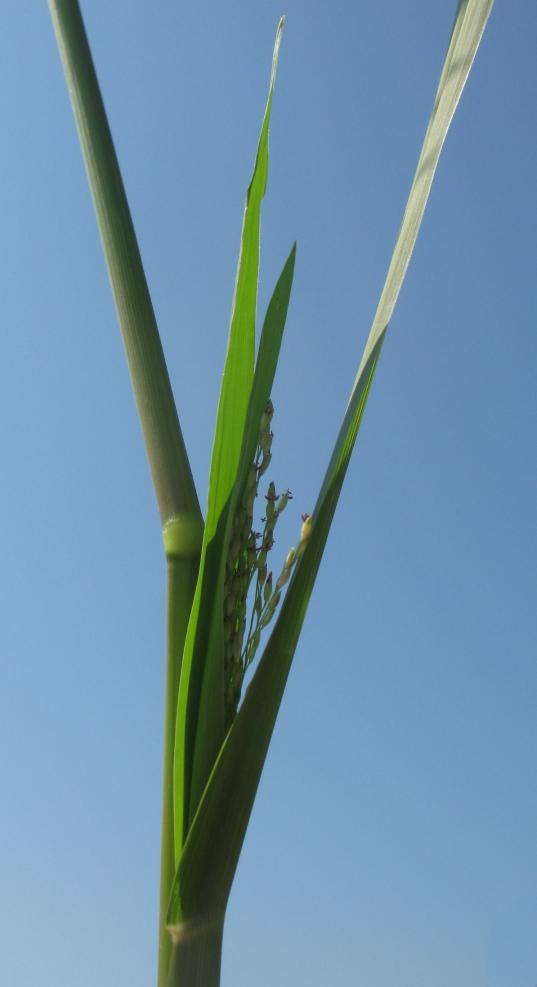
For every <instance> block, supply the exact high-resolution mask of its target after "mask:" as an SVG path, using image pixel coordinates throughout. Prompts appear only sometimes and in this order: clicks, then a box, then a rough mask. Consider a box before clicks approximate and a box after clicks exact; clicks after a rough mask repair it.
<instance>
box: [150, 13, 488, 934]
mask: <svg viewBox="0 0 537 987" xmlns="http://www.w3.org/2000/svg"><path fill="white" fill-rule="evenodd" d="M491 8H492V0H467V2H463V3H461V4H460V5H459V10H458V13H457V17H456V20H455V25H454V29H453V34H452V38H451V42H450V45H449V47H448V52H447V55H446V61H445V64H444V69H443V72H442V75H441V78H440V83H439V87H438V92H437V96H436V100H435V104H434V108H433V112H432V115H431V119H430V122H429V126H428V128H427V132H426V136H425V141H424V144H423V148H422V152H421V155H420V158H419V161H418V167H417V170H416V176H415V178H414V182H413V184H412V187H411V191H410V195H409V199H408V203H407V207H406V210H405V213H404V217H403V223H402V226H401V230H400V233H399V237H398V240H397V243H396V246H395V250H394V254H393V257H392V261H391V264H390V267H389V270H388V275H387V278H386V282H385V285H384V289H383V292H382V295H381V299H380V302H379V306H378V309H377V313H376V315H375V319H374V321H373V325H372V329H371V332H370V335H369V337H368V340H367V343H366V347H365V351H364V355H363V357H362V361H361V364H360V368H359V370H358V375H357V378H356V381H355V384H354V387H353V389H352V392H351V396H350V399H349V403H348V406H347V410H346V413H345V417H344V421H343V424H342V427H341V429H340V433H339V435H338V438H337V441H336V444H335V448H334V452H333V454H332V458H331V460H330V463H329V466H328V470H327V473H326V476H325V479H324V482H323V485H322V487H321V491H320V494H319V498H318V500H317V504H316V507H315V511H314V521H313V527H312V532H311V537H310V539H309V542H308V545H307V547H306V550H305V552H304V554H303V555H302V557H301V559H300V560H299V562H298V563H297V565H296V568H295V571H294V574H293V577H292V579H291V582H290V584H289V588H288V591H287V595H286V597H285V600H284V602H283V605H282V609H281V611H280V615H279V618H278V620H277V622H276V625H275V627H274V630H273V632H272V634H271V637H270V639H269V641H268V644H267V646H266V648H265V651H264V654H263V656H262V658H261V661H260V663H259V665H258V668H257V670H256V672H255V674H254V677H253V679H252V682H251V684H250V686H249V688H248V690H247V692H246V695H245V697H244V701H243V703H242V706H241V707H240V709H239V711H238V714H237V717H236V719H235V721H234V723H233V724H232V726H231V728H230V730H229V733H228V735H227V737H226V739H225V742H224V744H223V746H222V749H221V751H220V754H219V756H218V760H217V761H216V763H215V766H214V769H213V771H212V774H211V777H210V779H209V782H208V784H207V787H206V789H205V792H204V794H203V797H202V799H201V802H200V805H199V809H198V811H197V814H196V817H195V819H194V821H193V823H192V825H191V827H190V831H189V834H188V839H187V842H186V845H185V848H184V851H183V854H182V855H181V859H180V861H179V866H178V870H177V875H176V878H175V882H174V887H173V890H172V896H171V900H170V908H169V912H168V927H169V928H170V929H173V928H174V927H175V926H178V925H180V924H181V922H183V921H184V920H186V919H190V918H192V917H193V916H195V915H198V914H203V913H206V912H207V910H213V909H215V910H219V909H222V908H223V907H225V903H226V901H227V898H228V895H229V891H230V888H231V883H232V881H233V876H234V873H235V869H236V866H237V862H238V859H239V855H240V851H241V848H242V842H243V839H244V834H245V831H246V826H247V824H248V820H249V817H250V813H251V809H252V805H253V802H254V798H255V794H256V791H257V787H258V784H259V779H260V776H261V771H262V768H263V763H264V760H265V756H266V753H267V750H268V745H269V742H270V738H271V735H272V731H273V728H274V723H275V720H276V716H277V712H278V709H279V705H280V702H281V698H282V695H283V691H284V688H285V683H286V680H287V675H288V673H289V669H290V666H291V662H292V659H293V655H294V651H295V648H296V644H297V641H298V637H299V634H300V630H301V627H302V623H303V620H304V617H305V614H306V609H307V606H308V602H309V598H310V595H311V591H312V589H313V585H314V582H315V578H316V575H317V571H318V568H319V564H320V560H321V556H322V553H323V550H324V545H325V543H326V539H327V536H328V532H329V529H330V526H331V523H332V519H333V516H334V512H335V509H336V505H337V501H338V498H339V494H340V491H341V487H342V484H343V480H344V477H345V473H346V470H347V466H348V463H349V460H350V456H351V453H352V449H353V447H354V443H355V440H356V435H357V431H358V428H359V425H360V422H361V420H362V416H363V413H364V409H365V405H366V401H367V397H368V394H369V390H370V387H371V383H372V380H373V376H374V373H375V369H376V366H377V363H378V359H379V356H380V351H381V348H382V344H383V341H384V337H385V333H386V329H387V326H388V323H389V320H390V318H391V315H392V312H393V309H394V306H395V303H396V300H397V296H398V294H399V290H400V287H401V284H402V281H403V278H404V275H405V272H406V269H407V267H408V263H409V260H410V256H411V253H412V250H413V247H414V244H415V241H416V237H417V234H418V230H419V226H420V222H421V218H422V216H423V212H424V209H425V204H426V201H427V198H428V195H429V191H430V188H431V184H432V181H433V178H434V174H435V170H436V166H437V164H438V159H439V155H440V151H441V148H442V145H443V142H444V140H445V137H446V134H447V131H448V128H449V124H450V122H451V119H452V117H453V113H454V111H455V108H456V106H457V103H458V100H459V98H460V95H461V93H462V90H463V88H464V84H465V81H466V79H467V76H468V72H469V70H470V67H471V64H472V61H473V59H474V56H475V54H476V51H477V48H478V45H479V42H480V40H481V36H482V34H483V30H484V28H485V24H486V21H487V18H488V16H489V14H490V10H491Z"/></svg>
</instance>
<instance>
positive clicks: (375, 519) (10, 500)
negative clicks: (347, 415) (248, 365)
mask: <svg viewBox="0 0 537 987" xmlns="http://www.w3.org/2000/svg"><path fill="white" fill-rule="evenodd" d="M454 8H455V3H454V2H452V0H445V2H442V3H436V4H432V3H430V2H428V0H409V2H406V3H398V2H394V0H385V2H384V0H383V2H381V0H374V2H373V0H367V2H362V3H352V2H350V0H332V3H331V4H329V5H328V4H321V3H319V2H317V0H310V2H305V0H288V2H287V6H286V8H282V6H281V4H280V0H278V3H276V2H275V0H263V2H262V3H261V2H254V3H252V2H247V0H228V2H227V3H225V4H224V3H208V2H206V0H198V2H197V3H195V4H184V3H178V2H177V0H160V2H159V3H158V4H154V5H151V4H149V3H147V2H144V3H142V2H141V0H112V2H111V0H107V2H104V0H95V2H92V3H90V2H85V3H83V11H84V14H85V16H86V23H87V28H88V33H89V36H90V41H91V44H92V46H93V50H94V57H95V61H96V65H97V70H98V74H99V77H100V81H101V85H102V89H103V93H104V98H105V102H106V106H107V109H108V112H109V117H110V122H111V126H112V130H113V133H114V136H115V140H116V146H117V150H118V155H119V159H120V163H121V167H122V170H123V174H124V179H125V184H126V188H127V193H128V195H129V198H130V202H131V207H132V212H133V216H134V220H135V224H136V228H137V231H138V235H139V240H140V246H141V250H142V254H143V258H144V262H145V266H146V271H147V276H148V280H149V284H150V288H151V291H152V295H153V300H154V304H155V309H156V313H157V317H158V321H159V325H160V328H161V333H162V338H163V343H164V348H165V352H166V354H167V358H168V361H169V368H170V374H171V377H172V381H173V385H174V388H175V393H176V397H177V403H178V408H179V414H180V418H181V423H182V426H183V431H184V435H185V438H186V442H187V446H188V450H189V453H190V456H191V461H192V467H193V471H194V475H195V479H196V482H197V485H198V489H199V493H200V499H201V500H202V502H203V503H204V502H205V491H206V478H207V474H208V464H209V456H210V450H211V443H212V433H213V422H214V415H215V409H216V400H217V392H218V386H219V378H220V373H221V369H222V364H223V358H224V352H225V343H226V335H227V326H228V317H229V311H230V304H231V295H232V288H233V279H234V271H235V264H236V258H237V250H238V242H239V233H240V225H241V216H242V209H243V202H244V193H245V190H246V186H247V183H248V180H249V177H250V173H251V168H252V163H253V157H254V152H255V144H256V140H257V135H258V131H259V126H260V122H261V116H262V112H263V106H264V101H265V97H266V89H267V84H268V76H269V70H270V59H271V52H272V43H273V37H274V32H275V29H276V24H277V21H278V18H279V16H280V14H281V13H283V12H285V13H287V15H288V19H287V25H286V29H285V34H284V40H283V45H282V51H281V58H280V68H279V74H278V80H277V87H276V93H275V100H274V110H273V125H272V131H271V165H270V175H269V186H268V193H267V198H266V200H265V207H264V213H263V233H262V274H261V287H260V313H263V312H264V308H265V303H266V300H267V297H268V294H269V293H270V291H271V289H272V286H273V284H274V281H275V278H276V276H277V274H278V273H279V269H280V268H281V265H282V263H283V260H284V258H285V257H286V255H287V252H288V250H289V247H290V245H291V243H292V241H293V240H294V239H295V238H296V239H297V240H298V259H297V272H296V279H295V287H294V294H293V300H292V305H291V309H290V313H289V319H288V327H287V334H286V338H285V341H284V347H283V355H282V362H281V368H280V371H279V376H278V379H277V385H276V387H275V391H274V394H273V399H274V404H275V408H276V413H275V418H274V432H275V439H274V459H273V467H274V468H273V470H272V471H271V477H273V478H274V479H275V481H276V482H277V484H278V486H280V487H285V486H289V487H290V488H291V490H292V491H293V493H294V495H295V499H294V501H293V503H292V505H291V506H290V507H289V509H288V512H287V515H286V516H285V517H284V518H283V519H282V522H281V532H280V537H279V540H278V545H277V546H276V548H275V552H276V551H279V553H280V558H281V557H282V556H283V554H284V553H285V552H286V550H287V548H288V547H289V546H290V545H292V544H293V543H294V542H295V541H296V536H297V532H298V529H299V525H300V513H301V512H302V511H307V510H311V508H312V506H313V504H314V502H315V499H316V495H317V492H318V489H319V485H320V482H321V479H322V475H323V472H324V468H325V466H326V462H327V459H328V456H329V453H330V451H331V447H332V443H333V441H334V438H335V435H336V431H337V427H338V424H339V419H340V417H341V415H342V411H343V409H344V406H345V403H346V400H347V396H348V393H349V390H350V387H351V385H352V381H353V379H354V374H355V371H356V368H357V365H358V362H359V358H360V354H361V350H362V347H363V344H364V341H365V338H366V335H367V332H368V329H369V325H370V322H371V318H372V316H373V313H374V309H375V306H376V302H377V299H378V296H379V292H380V289H381V287H382V283H383V279H384V275H385V271H386V268H387V264H388V261H389V257H390V253H391V249H392V246H393V244H394V240H395V236H396V233H397V230H398V227H399V223H400V219H401V216H402V211H403V207H404V203H405V201H406V195H407V192H408V189H409V186H410V182H411V178H412V175H413V172H414V167H415V164H416V161H417V156H418V151H419V148H420V146H421V141H422V137H423V133H424V130H425V126H426V123H427V120H428V116H429V112H430V109H431V106H432V100H433V96H434V92H435V89H436V83H437V80H438V76H439V72H440V68H441V64H442V60H443V57H444V53H445V49H446V46H447V41H448V37H449V33H450V29H451V24H452V19H453V14H454ZM2 25H3V26H2V32H1V35H0V109H1V120H2V133H3V151H2V173H3V178H2V182H1V185H0V217H1V223H0V276H1V292H2V305H1V337H0V438H1V449H2V482H1V484H0V527H1V544H2V551H1V553H0V598H1V610H2V619H1V623H0V668H1V682H0V791H1V800H2V811H1V815H0V885H1V887H2V900H3V908H2V918H1V921H0V982H1V983H2V985H5V987H30V985H32V987H34V985H35V984H39V985H40V987H63V985H65V987H71V985H74V984H76V987H96V985H99V987H119V985H127V984H128V985H129V987H147V985H149V984H152V983H154V982H155V957H156V916H157V901H158V867H159V837H160V787H161V747H162V705H163V616H164V614H163V608H164V565H163V558H162V549H161V541H160V532H159V524H158V515H157V510H156V506H155V501H154V495H153V491H152V488H151V483H150V478H149V471H148V468H147V465H146V460H145V453H144V449H143V444H142V439H141V434H140V429H139V426H138V422H137V418H136V413H135V409H134V402H133V399H132V395H131V391H130V383H129V379H128V374H127V370H126V365H125V360H124V355H123V350H122V344H121V339H120V335H119V331H118V328H117V324H116V317H115V313H114V308H113V303H112V300H111V294H110V290H109V286H108V281H107V275H106V270H105V266H104V262H103V258H102V255H101V248H100V243H99V239H98V235H97V231H96V225H95V222H94V217H93V211H92V205H91V201H90V197H89V193H88V189H87V185H86V178H85V174H84V171H83V167H82V163H81V156H80V152H79V147H78V141H77V138H76V134H75V129H74V123H73V119H72V114H71V109H70V106H69V103H68V99H67V95H66V89H65V84H64V80H63V76H62V72H61V68H60V63H59V58H58V55H57V51H56V46H55V42H54V38H53V33H52V29H51V25H50V22H49V15H48V11H47V6H46V3H45V2H44V0H43V2H40V3H21V2H20V0H4V4H3V10H2ZM536 28H537V6H536V4H535V2H534V0H513V2H511V3H501V2H498V3H497V4H496V7H495V9H494V10H493V14H492V17H491V21H490V23H489V26H488V28H487V31H486V34H485V37H484V41H483V44H482V47H481V49H480V51H479V53H478V57H477V60H476V63H475V66H474V70H473V72H472V75H471V77H470V81H469V85H468V88H467V91H466V92H465V93H464V95H463V99H462V103H461V106H460V108H459V111H458V113H457V116H456V118H455V122H454V125H453V127H452V130H451V132H450V135H449V137H448V141H447V145H446V148H445V151H444V155H443V158H442V161H441V164H440V168H439V172H438V176H437V180H436V183H435V186H434V188H433V193H432V196H431V200H430V203H429V207H428V211H427V214H426V217H425V221H424V224H423V228H422V233H421V237H420V239H419V242H418V246H417V249H416V251H415V255H414V258H413V261H412V264H411V267H410V270H409V275H408V278H407V281H406V284H405V286H404V289H403V292H402V294H401V298H400V301H399V304H398V307H397V309H396V312H395V315H394V318H393V321H392V325H391V328H390V331H389V335H388V339H387V342H386V345H385V347H384V350H383V353H382V359H381V363H380V366H379V371H378V373H377V377H376V380H375V383H374V387H373V391H372V395H371V398H370V402H369V405H368V409H367V413H366V416H365V421H364V425H363V428H362V431H361V433H360V438H359V442H358V446H357V449H356V454H355V458H354V460H353V462H352V464H351V469H350V472H349V476H348V480H347V483H346V486H345V489H344V493H343V496H342V499H341V502H340V506H339V508H338V512H337V515H336V519H335V523H334V527H333V531H332V534H331V538H330V540H329V544H328V547H327V551H326V554H325V558H324V561H323V564H322V567H321V572H320V576H319V580H318V583H317V587H316V590H315V593H314V596H313V598H312V602H311V606H310V611H309V613H308V617H307V620H306V624H305V627H304V631H303V635H302V638H301V642H300V645H299V648H298V651H297V654H296V659H295V663H294V666H293V670H292V673H291V677H290V681H289V685H288V690H287V693H286V696H285V699H284V702H283V706H282V709H281V714H280V717H279V720H278V724H277V729H276V731H275V735H274V738H273V743H272V746H271V750H270V754H269V757H268V761H267V764H266V769H265V772H264V776H263V780H262V784H261V788H260V791H259V795H258V799H257V802H256V805H255V810H254V813H253V817H252V821H251V825H250V829H249V832H248V836H247V839H246V843H245V847H244V851H243V855H242V858H241V862H240V866H239V870H238V873H237V877H236V881H235V885H234V889H233V893H232V897H231V900H230V904H229V909H228V917H227V923H226V933H225V946H224V955H223V972H222V987H252V985H255V987H274V985H276V984H277V985H278V987H297V985H300V987H302V985H308V987H325V985H332V984H338V985H339V984H341V985H349V987H364V985H367V987H534V985H535V984H536V983H537V934H536V930H537V852H536V835H535V834H536V832H537V783H536V764H537V738H536V708H537V662H536V656H537V634H536V603H535V597H536V588H537V578H536V568H537V567H536V558H537V526H536V523H535V513H536V504H537V468H536V457H535V448H536V442H535V436H536V426H537V389H536V386H535V380H536V374H537V335H536V331H535V330H536V318H535V316H536V311H535V309H536V306H535V272H536V245H535V217H536V193H535V175H536V164H537V162H536V156H537V141H536V133H537V129H536V119H535V117H536V114H535V103H536V81H537V63H536V59H535V37H536Z"/></svg>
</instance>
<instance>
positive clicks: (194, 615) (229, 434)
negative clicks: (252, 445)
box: [174, 19, 283, 855]
mask: <svg viewBox="0 0 537 987" xmlns="http://www.w3.org/2000/svg"><path fill="white" fill-rule="evenodd" d="M282 30H283V19H282V20H281V21H280V23H279V25H278V30H277V33H276V41H275V45H274V54H273V60H272V72H271V78H270V85H269V94H268V100H267V105H266V109H265V115H264V119H263V124H262V128H261V135H260V138H259V145H258V149H257V156H256V161H255V166H254V172H253V176H252V180H251V182H250V186H249V188H248V193H247V196H246V207H245V212H244V220H243V227H242V237H241V246H240V254H239V261H238V267H237V277H236V282H235V293H234V298H233V306H232V313H231V324H230V329H229V338H228V349H227V354H226V362H225V368H224V375H223V378H222V386H221V391H220V399H219V404H218V413H217V420H216V431H215V438H214V444H213V453H212V460H211V471H210V479H209V494H208V507H207V518H206V522H205V533H204V540H203V548H202V557H201V564H200V572H199V577H198V583H197V587H196V594H195V597H194V603H193V607H192V612H191V617H190V622H189V628H188V634H187V640H186V644H185V651H184V655H183V663H182V668H181V681H180V685H179V699H178V709H177V727H176V745H175V776H174V811H175V841H176V855H178V854H179V852H180V849H181V847H182V845H183V842H184V838H185V836H186V832H187V829H188V822H189V819H190V818H191V816H192V815H193V813H194V811H195V808H196V799H197V798H198V796H199V794H200V793H201V791H202V790H203V788H204V786H205V783H206V781H207V778H208V776H209V773H210V771H211V768H212V765H213V763H214V760H215V758H216V755H217V753H218V750H219V748H220V745H221V743H222V740H223V737H224V686H223V656H224V639H223V619H222V607H223V601H222V588H223V587H222V578H221V573H222V565H223V564H224V562H225V554H226V548H227V546H226V521H227V516H228V513H229V504H230V499H231V496H232V493H233V489H234V486H235V484H236V480H237V471H238V468H239V459H240V452H241V447H242V441H243V433H244V426H245V421H246V413H247V408H248V403H249V400H250V391H251V386H252V378H253V372H254V358H255V317H256V300H257V278H258V269H259V226H260V212H261V200H262V198H263V196H264V194H265V188H266V183H267V174H268V136H269V124H270V112H271V107H272V93H273V88H274V81H275V76H276V67H277V61H278V52H279V47H280V40H281V34H282ZM198 722H201V723H203V731H198V729H197V727H198Z"/></svg>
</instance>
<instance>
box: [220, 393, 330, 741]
mask: <svg viewBox="0 0 537 987" xmlns="http://www.w3.org/2000/svg"><path fill="white" fill-rule="evenodd" d="M273 414H274V408H273V405H272V401H269V402H268V403H267V406H266V408H265V411H264V413H263V415H262V418H261V422H260V427H259V437H258V443H257V449H256V453H255V457H254V462H253V463H252V465H251V466H250V469H249V471H248V477H247V480H246V483H245V486H244V490H243V493H242V495H241V497H240V500H239V503H238V504H237V507H236V510H235V515H234V517H233V524H232V529H231V538H230V545H229V552H228V557H227V561H226V572H225V583H224V676H225V704H226V712H227V720H228V723H230V722H231V721H232V719H233V717H234V716H235V713H236V711H237V707H238V705H239V700H240V696H241V690H242V683H243V680H244V676H245V674H246V670H247V668H248V667H249V665H251V663H252V661H253V659H254V657H255V653H256V651H257V648H258V645H259V641H260V639H261V632H262V631H263V629H264V628H265V627H266V626H267V625H268V624H269V623H270V621H271V620H272V617H273V616H274V612H275V610H276V607H277V606H278V603H279V602H280V598H281V594H282V589H283V587H284V586H285V584H286V583H287V582H288V580H289V577H290V575H291V572H292V569H293V566H294V565H295V563H296V562H297V560H298V559H299V558H300V556H301V554H302V552H303V551H304V548H305V547H306V543H307V541H308V538H309V535H310V530H311V524H312V519H311V518H310V516H309V515H308V514H303V515H302V521H303V524H302V530H301V533H300V540H299V544H298V546H297V548H292V549H291V550H290V551H289V552H288V553H287V556H286V559H285V562H284V564H283V568H282V571H281V573H280V575H279V576H278V578H277V579H276V581H273V578H272V572H270V571H269V570H268V565H267V559H268V554H269V552H270V550H271V549H272V547H273V545H274V530H275V528H276V524H277V522H278V518H279V516H280V514H281V513H282V511H284V510H285V508H286V507H287V504H288V503H289V501H290V500H292V494H291V491H290V490H286V491H285V492H284V493H282V494H277V493H276V487H275V485H274V483H273V482H270V483H269V486H268V490H267V493H266V495H265V500H266V502H267V506H266V510H265V517H264V518H262V522H263V525H264V527H263V530H262V531H261V532H259V531H255V530H254V527H253V523H254V521H253V514H254V501H255V499H256V497H257V493H258V487H259V481H260V479H261V477H262V476H263V474H264V473H265V472H266V470H267V469H268V467H269V464H270V461H271V458H272V453H271V447H272V439H273V437H274V436H273V432H272V431H271V422H272V416H273ZM254 581H255V587H254ZM251 588H253V604H252V608H251V614H250V619H249V620H248V619H247V617H248V613H247V598H248V594H249V592H250V589H251ZM247 625H248V629H246V628H247Z"/></svg>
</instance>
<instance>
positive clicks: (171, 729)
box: [158, 519, 202, 987]
mask: <svg viewBox="0 0 537 987" xmlns="http://www.w3.org/2000/svg"><path fill="white" fill-rule="evenodd" d="M196 530H197V531H198V539H197V544H196V540H195V538H194V537H193V532H194V531H196ZM201 535H202V530H201V529H200V528H199V527H198V526H197V525H195V524H194V525H189V524H188V523H187V522H186V519H185V520H184V521H183V524H182V525H180V524H179V523H177V522H176V523H175V524H174V526H173V529H170V527H168V529H167V532H166V535H165V547H166V551H167V556H168V586H167V601H166V685H165V699H164V769H163V775H164V777H163V796H162V843H161V858H160V916H159V959H158V985H159V987H166V985H167V983H168V970H169V968H170V959H171V952H172V942H171V939H170V936H169V933H168V931H167V929H166V915H167V911H168V902H169V899H170V893H171V889H172V884H173V879H174V877H175V846H174V819H173V760H174V747H175V717H176V711H177V694H178V691H179V677H180V672H181V657H182V654H183V648H184V643H185V636H186V631H187V627H188V619H189V616H190V609H191V606H192V599H193V596H194V590H195V588H196V579H197V575H198V564H199V550H200V548H201Z"/></svg>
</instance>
